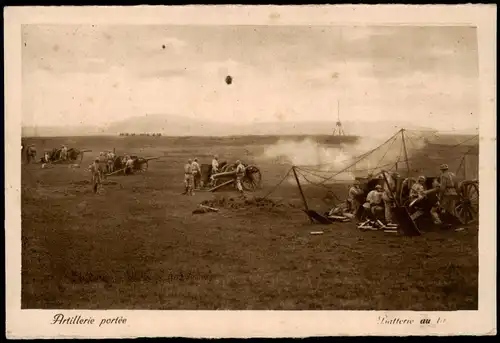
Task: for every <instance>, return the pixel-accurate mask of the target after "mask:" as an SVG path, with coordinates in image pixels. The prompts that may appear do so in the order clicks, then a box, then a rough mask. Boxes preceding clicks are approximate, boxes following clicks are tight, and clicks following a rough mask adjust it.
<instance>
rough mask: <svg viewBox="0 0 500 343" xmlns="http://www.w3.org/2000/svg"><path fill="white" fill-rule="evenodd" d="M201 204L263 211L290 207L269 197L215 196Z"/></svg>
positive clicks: (282, 209)
mask: <svg viewBox="0 0 500 343" xmlns="http://www.w3.org/2000/svg"><path fill="white" fill-rule="evenodd" d="M201 205H203V206H209V207H213V208H224V209H235V210H237V209H243V208H257V209H261V210H265V211H273V210H274V211H276V210H281V211H284V210H285V209H286V208H290V207H291V205H290V204H288V203H283V202H282V201H279V200H278V201H276V200H272V199H269V198H261V197H251V198H249V197H245V198H243V197H226V196H222V197H216V198H214V199H210V200H204V201H202V202H201Z"/></svg>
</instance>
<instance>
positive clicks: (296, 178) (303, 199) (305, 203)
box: [292, 166, 313, 223]
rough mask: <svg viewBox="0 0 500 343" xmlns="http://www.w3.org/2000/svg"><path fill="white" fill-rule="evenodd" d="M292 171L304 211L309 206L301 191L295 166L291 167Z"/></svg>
mask: <svg viewBox="0 0 500 343" xmlns="http://www.w3.org/2000/svg"><path fill="white" fill-rule="evenodd" d="M292 171H293V176H295V181H297V187H299V192H300V196H301V197H302V201H303V202H304V208H305V209H306V211H309V206H307V201H306V197H305V196H304V192H303V191H302V186H301V185H300V181H299V178H298V176H297V172H296V171H295V166H293V167H292ZM309 220H310V221H311V223H312V222H313V220H312V218H311V217H309Z"/></svg>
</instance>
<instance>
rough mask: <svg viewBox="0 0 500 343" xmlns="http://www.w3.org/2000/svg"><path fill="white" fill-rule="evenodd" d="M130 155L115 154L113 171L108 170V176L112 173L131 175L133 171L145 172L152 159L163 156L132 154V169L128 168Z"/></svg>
mask: <svg viewBox="0 0 500 343" xmlns="http://www.w3.org/2000/svg"><path fill="white" fill-rule="evenodd" d="M127 156H128V155H122V156H115V158H114V160H113V164H112V165H113V171H112V172H110V171H109V170H108V173H107V174H106V176H112V175H129V174H133V173H145V172H146V171H147V170H148V168H149V161H152V160H157V159H159V158H160V157H161V156H155V157H139V156H135V155H130V156H129V157H130V158H131V159H132V161H133V163H132V169H131V170H128V169H127V168H126V163H127V161H126V157H127Z"/></svg>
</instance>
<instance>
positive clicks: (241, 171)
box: [236, 160, 245, 194]
mask: <svg viewBox="0 0 500 343" xmlns="http://www.w3.org/2000/svg"><path fill="white" fill-rule="evenodd" d="M244 177H245V166H244V165H243V163H241V161H240V160H238V161H236V188H237V189H238V191H239V192H240V193H241V194H243V185H242V182H243V178H244Z"/></svg>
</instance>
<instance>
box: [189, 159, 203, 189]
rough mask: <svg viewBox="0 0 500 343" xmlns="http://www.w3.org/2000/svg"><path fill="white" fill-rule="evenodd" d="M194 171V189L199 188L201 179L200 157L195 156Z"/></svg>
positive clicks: (192, 164)
mask: <svg viewBox="0 0 500 343" xmlns="http://www.w3.org/2000/svg"><path fill="white" fill-rule="evenodd" d="M191 167H192V172H193V186H194V189H199V187H200V181H201V169H200V165H199V164H198V159H197V158H195V159H194V161H193V163H191Z"/></svg>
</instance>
